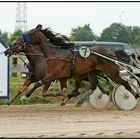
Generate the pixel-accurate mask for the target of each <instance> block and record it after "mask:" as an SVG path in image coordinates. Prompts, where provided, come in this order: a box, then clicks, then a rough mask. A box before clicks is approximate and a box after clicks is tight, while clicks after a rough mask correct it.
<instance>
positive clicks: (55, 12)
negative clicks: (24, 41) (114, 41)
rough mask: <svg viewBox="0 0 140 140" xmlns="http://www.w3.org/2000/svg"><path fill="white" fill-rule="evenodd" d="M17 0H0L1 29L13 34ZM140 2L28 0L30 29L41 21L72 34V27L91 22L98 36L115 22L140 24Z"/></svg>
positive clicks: (129, 24) (59, 31) (43, 23)
mask: <svg viewBox="0 0 140 140" xmlns="http://www.w3.org/2000/svg"><path fill="white" fill-rule="evenodd" d="M16 5H17V3H16V2H0V30H1V31H2V32H5V31H6V32H8V33H12V32H14V30H15V26H16ZM139 14H140V2H124V3H122V2H109V3H108V2H90V3H88V2H77V3H76V2H71V3H69V2H63V3H62V2H61V3H60V2H27V25H28V30H30V29H32V28H35V27H36V26H37V24H42V25H43V28H46V27H50V28H51V29H52V30H53V31H54V32H57V33H61V34H63V35H67V36H69V35H70V33H71V29H72V28H77V26H84V25H85V24H90V27H91V29H92V30H93V32H94V33H95V34H96V35H98V36H99V35H100V34H101V33H102V31H103V30H104V29H105V28H107V27H109V26H110V25H111V24H112V23H114V22H117V23H122V24H125V25H127V26H140V15H139Z"/></svg>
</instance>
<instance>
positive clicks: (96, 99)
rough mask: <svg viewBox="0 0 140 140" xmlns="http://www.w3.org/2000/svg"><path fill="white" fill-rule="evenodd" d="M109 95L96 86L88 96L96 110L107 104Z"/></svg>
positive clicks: (105, 106)
mask: <svg viewBox="0 0 140 140" xmlns="http://www.w3.org/2000/svg"><path fill="white" fill-rule="evenodd" d="M110 99H111V95H110V94H109V95H107V94H104V93H102V92H101V91H100V90H99V88H98V87H97V88H96V90H95V91H94V92H93V94H92V95H90V96H89V103H90V104H91V106H92V107H93V108H95V109H96V110H104V109H105V108H107V106H108V105H109V102H110Z"/></svg>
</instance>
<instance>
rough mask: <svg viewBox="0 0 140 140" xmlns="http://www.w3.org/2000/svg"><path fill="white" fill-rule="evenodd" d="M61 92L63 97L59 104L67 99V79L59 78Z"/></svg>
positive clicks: (64, 102)
mask: <svg viewBox="0 0 140 140" xmlns="http://www.w3.org/2000/svg"><path fill="white" fill-rule="evenodd" d="M59 81H60V86H61V94H62V96H63V97H64V98H63V101H62V102H61V103H60V105H61V106H63V105H65V104H66V102H67V100H68V91H67V79H60V80H59Z"/></svg>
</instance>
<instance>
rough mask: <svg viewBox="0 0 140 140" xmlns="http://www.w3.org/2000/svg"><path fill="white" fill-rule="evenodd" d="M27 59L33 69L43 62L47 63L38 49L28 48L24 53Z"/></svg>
mask: <svg viewBox="0 0 140 140" xmlns="http://www.w3.org/2000/svg"><path fill="white" fill-rule="evenodd" d="M24 53H25V55H26V57H27V59H28V60H29V62H30V64H31V66H32V67H35V66H36V65H37V64H40V62H41V61H43V62H45V60H46V59H45V57H44V56H43V54H42V52H41V51H40V50H39V49H36V48H33V47H32V48H29V47H28V48H26V49H25V51H24Z"/></svg>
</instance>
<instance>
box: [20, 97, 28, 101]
mask: <svg viewBox="0 0 140 140" xmlns="http://www.w3.org/2000/svg"><path fill="white" fill-rule="evenodd" d="M27 99H28V98H27V97H26V96H22V97H21V98H20V100H21V101H27Z"/></svg>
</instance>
